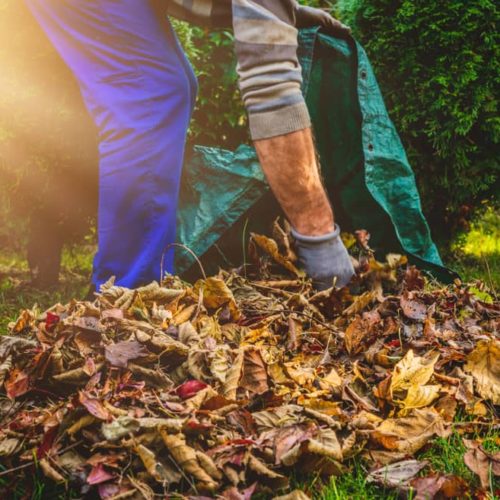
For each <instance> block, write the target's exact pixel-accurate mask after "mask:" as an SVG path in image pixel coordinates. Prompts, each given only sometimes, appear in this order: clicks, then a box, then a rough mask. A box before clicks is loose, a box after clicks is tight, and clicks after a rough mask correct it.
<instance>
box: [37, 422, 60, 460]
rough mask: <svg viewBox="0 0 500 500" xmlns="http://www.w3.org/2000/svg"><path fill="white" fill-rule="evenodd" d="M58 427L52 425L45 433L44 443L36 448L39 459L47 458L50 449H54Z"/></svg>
mask: <svg viewBox="0 0 500 500" xmlns="http://www.w3.org/2000/svg"><path fill="white" fill-rule="evenodd" d="M58 429H59V426H57V427H52V428H51V429H49V430H48V431H47V432H46V433H45V434H44V436H43V439H42V443H41V444H40V446H39V447H38V449H37V450H36V457H37V458H38V460H40V459H42V458H45V457H46V456H47V455H48V453H49V451H50V450H51V449H52V445H53V444H54V441H55V439H56V436H57V431H58Z"/></svg>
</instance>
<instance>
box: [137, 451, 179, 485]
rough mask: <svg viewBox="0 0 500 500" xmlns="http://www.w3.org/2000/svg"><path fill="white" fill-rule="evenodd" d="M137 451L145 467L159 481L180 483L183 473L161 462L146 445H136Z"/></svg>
mask: <svg viewBox="0 0 500 500" xmlns="http://www.w3.org/2000/svg"><path fill="white" fill-rule="evenodd" d="M135 452H136V453H137V454H138V455H139V458H140V459H141V461H142V463H143V464H144V467H145V468H146V470H147V471H148V474H150V475H151V477H153V478H154V479H156V481H158V482H159V483H164V482H167V483H178V482H179V481H180V480H181V477H182V476H181V475H180V474H179V473H177V472H176V471H173V470H172V469H170V467H166V466H165V465H164V464H163V463H162V462H160V461H159V460H158V459H157V457H156V455H155V454H154V453H153V452H152V451H151V450H150V449H149V448H146V446H144V445H142V444H139V445H137V446H136V447H135Z"/></svg>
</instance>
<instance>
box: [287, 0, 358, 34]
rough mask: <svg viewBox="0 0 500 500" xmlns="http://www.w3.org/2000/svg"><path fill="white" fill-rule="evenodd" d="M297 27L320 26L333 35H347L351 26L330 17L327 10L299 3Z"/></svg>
mask: <svg viewBox="0 0 500 500" xmlns="http://www.w3.org/2000/svg"><path fill="white" fill-rule="evenodd" d="M296 17H297V28H310V27H312V26H321V27H322V28H325V30H327V31H328V32H329V33H331V34H333V35H348V34H350V33H351V28H349V26H346V25H345V24H342V23H341V22H340V21H338V20H337V19H335V18H334V17H332V16H331V15H330V14H328V12H325V11H324V10H321V9H315V8H314V7H306V6H305V5H299V6H298V7H297V11H296Z"/></svg>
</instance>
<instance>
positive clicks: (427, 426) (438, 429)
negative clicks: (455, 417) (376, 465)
mask: <svg viewBox="0 0 500 500" xmlns="http://www.w3.org/2000/svg"><path fill="white" fill-rule="evenodd" d="M447 434H449V431H447V430H446V428H445V425H444V421H443V419H442V417H441V416H440V415H439V414H438V413H437V412H436V411H434V410H432V409H427V408H423V409H414V410H410V411H409V413H408V415H407V416H406V417H401V418H388V419H386V420H383V421H382V422H381V423H380V424H379V425H378V427H377V428H376V429H375V431H373V433H372V434H371V439H372V440H374V441H375V442H376V443H379V444H380V445H382V446H383V447H384V448H386V449H387V450H390V451H400V452H405V453H415V452H416V451H418V450H419V449H420V448H422V446H424V445H425V444H426V443H427V442H428V441H429V440H430V439H431V438H432V437H433V436H435V435H438V436H441V437H445V436H446V435H447Z"/></svg>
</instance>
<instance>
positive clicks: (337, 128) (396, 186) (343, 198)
mask: <svg viewBox="0 0 500 500" xmlns="http://www.w3.org/2000/svg"><path fill="white" fill-rule="evenodd" d="M299 56H300V61H301V65H302V69H303V73H304V88H303V92H304V95H305V97H306V101H307V104H308V107H309V111H310V113H311V118H312V120H313V126H314V133H315V137H316V142H317V147H318V152H319V154H320V159H321V168H322V173H323V177H324V180H325V185H326V188H327V190H328V192H329V194H330V197H331V199H332V202H333V205H334V210H335V214H336V219H337V220H338V221H339V224H340V225H341V226H342V228H343V230H347V231H349V230H355V229H360V228H363V229H366V230H368V231H369V232H370V233H371V235H372V239H371V246H372V247H373V248H375V249H376V250H377V251H378V252H379V253H380V254H383V253H385V252H404V253H406V254H407V255H408V256H409V258H410V261H413V262H414V263H416V264H418V265H419V266H420V267H421V268H423V269H424V270H427V271H429V272H430V273H431V274H432V275H434V276H435V277H436V278H437V279H439V280H441V281H444V282H450V281H451V280H452V279H453V278H455V277H456V274H455V273H453V272H451V271H449V270H448V269H447V268H445V267H444V266H443V263H442V261H441V258H440V256H439V252H438V250H437V248H436V246H435V244H434V243H433V241H432V239H431V235H430V231H429V227H428V225H427V222H426V220H425V217H424V215H423V213H422V208H421V204H420V197H419V194H418V191H417V187H416V183H415V177H414V174H413V171H412V169H411V167H410V165H409V163H408V159H407V157H406V154H405V151H404V148H403V145H402V144H401V141H400V139H399V136H398V134H397V132H396V130H395V128H394V125H393V123H392V122H391V120H390V118H389V116H388V114H387V110H386V107H385V105H384V100H383V98H382V95H381V93H380V89H379V87H378V84H377V81H376V78H375V75H374V73H373V70H372V68H371V65H370V63H369V61H368V58H367V56H366V53H365V51H364V50H363V48H362V47H361V46H360V45H359V44H358V43H357V42H355V41H354V40H352V39H349V40H345V39H337V38H333V37H331V36H328V35H325V34H322V33H320V32H319V30H318V29H308V30H303V31H302V32H301V33H300V48H299ZM290 182H293V179H290ZM267 191H268V187H267V184H266V182H265V180H264V177H263V174H262V170H261V168H260V166H259V163H258V161H257V158H256V155H255V151H254V150H253V148H251V147H249V146H245V145H243V146H240V147H239V148H238V149H237V150H236V151H234V152H231V151H227V150H222V149H216V148H204V147H199V146H197V147H195V148H194V151H193V152H192V154H191V155H190V156H189V157H188V159H187V161H186V165H185V171H184V177H183V183H182V186H181V198H180V209H179V230H178V241H179V242H180V243H182V244H183V245H185V246H187V247H188V248H190V249H191V250H192V251H193V252H194V253H195V254H196V255H199V256H201V255H203V254H204V253H205V252H206V251H207V250H208V249H209V248H210V247H211V246H212V245H213V244H214V243H216V242H217V241H218V240H219V238H221V237H222V236H223V235H224V233H226V231H228V230H229V229H230V228H231V227H232V226H234V225H235V224H236V223H237V222H238V221H241V220H242V218H243V217H244V215H245V213H246V212H247V211H248V210H249V209H251V208H252V207H255V206H256V205H258V204H259V203H264V201H262V200H263V197H264V195H265V194H266V192H267ZM192 263H193V258H192V256H191V255H190V254H189V253H187V252H182V251H178V252H176V271H177V272H179V273H182V272H183V271H185V270H186V269H188V268H189V267H190V266H191V265H192Z"/></svg>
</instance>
